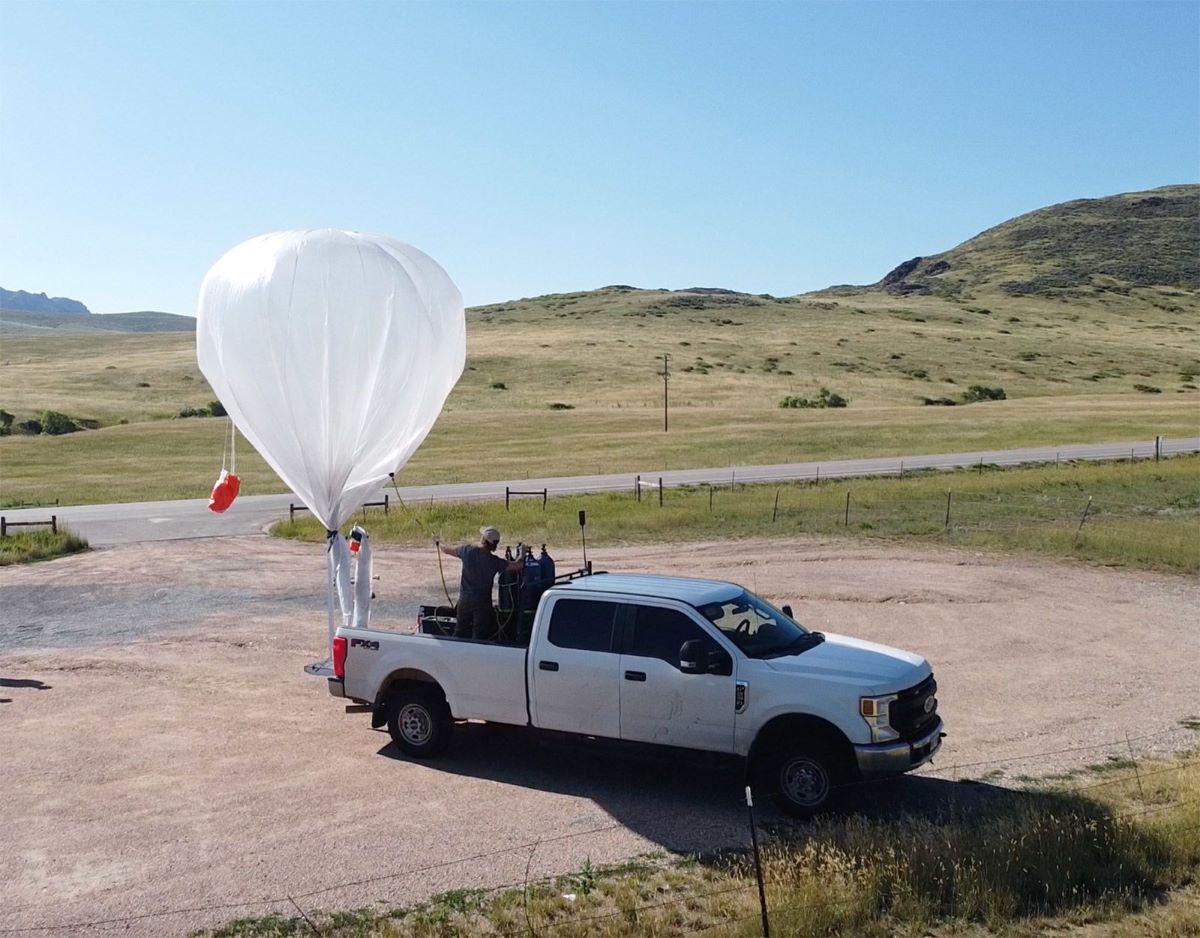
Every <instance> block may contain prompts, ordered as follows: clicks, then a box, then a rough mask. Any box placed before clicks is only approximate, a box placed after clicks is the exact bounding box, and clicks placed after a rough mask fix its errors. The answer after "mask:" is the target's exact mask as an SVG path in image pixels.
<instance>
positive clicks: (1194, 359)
mask: <svg viewBox="0 0 1200 938" xmlns="http://www.w3.org/2000/svg"><path fill="white" fill-rule="evenodd" d="M1196 188H1197V187H1180V189H1179V191H1183V192H1195V191H1196ZM1158 191H1159V192H1172V191H1176V190H1158ZM1155 197H1157V196H1155ZM1121 198H1123V199H1124V201H1125V202H1127V203H1128V204H1130V205H1132V206H1134V207H1135V209H1134V217H1136V211H1140V209H1136V206H1137V205H1138V203H1139V202H1140V201H1144V200H1145V198H1144V197H1135V196H1128V197H1121ZM1164 198H1165V197H1164ZM1103 201H1107V202H1113V200H1103ZM1119 201H1120V199H1118V200H1117V202H1119ZM1077 204H1088V203H1070V205H1077ZM1113 204H1116V203H1115V202H1114V203H1113ZM1046 211H1047V212H1050V213H1051V214H1052V215H1054V217H1056V218H1058V220H1059V222H1061V226H1065V227H1064V230H1073V229H1072V228H1071V225H1070V223H1069V219H1070V218H1073V217H1076V215H1077V213H1076V212H1075V210H1074V209H1072V210H1071V211H1070V212H1065V213H1064V212H1063V207H1061V206H1060V207H1055V208H1054V209H1049V210H1046ZM1038 214H1039V213H1033V214H1032V215H1030V216H1023V218H1022V219H1015V220H1014V221H1013V222H1012V223H1010V224H1011V225H1026V224H1027V222H1028V220H1029V219H1031V218H1034V217H1035V216H1037V215H1038ZM1102 214H1103V213H1101V215H1102ZM1087 217H1088V218H1096V217H1101V216H1100V215H1097V214H1096V213H1092V214H1090V215H1088V216H1087ZM1105 217H1107V216H1105ZM1172 217H1175V216H1172ZM1185 221H1186V220H1185ZM1080 227H1081V228H1086V229H1087V230H1088V231H1090V232H1091V234H1090V235H1089V236H1086V237H1085V235H1084V234H1079V235H1078V237H1076V236H1075V235H1068V234H1064V235H1063V236H1062V240H1063V243H1064V244H1066V245H1068V246H1067V247H1065V248H1061V249H1059V250H1058V251H1057V252H1056V251H1054V250H1051V247H1050V246H1047V245H1043V246H1042V247H1041V248H1038V251H1042V253H1043V254H1044V255H1045V257H1046V258H1054V257H1057V258H1058V260H1055V261H1053V263H1054V264H1056V265H1057V266H1056V267H1055V268H1054V269H1056V270H1059V271H1061V270H1063V269H1064V262H1063V261H1062V257H1063V256H1066V254H1067V253H1069V252H1070V251H1072V250H1074V249H1073V248H1071V247H1070V245H1071V244H1074V243H1076V242H1078V241H1079V240H1080V239H1082V241H1088V242H1105V243H1108V242H1111V240H1112V239H1111V238H1109V237H1108V236H1107V235H1105V236H1103V237H1101V236H1100V235H1099V234H1098V233H1097V229H1098V227H1102V226H1099V223H1093V222H1087V223H1086V224H1085V223H1082V222H1081V223H1080ZM1152 227H1153V228H1154V230H1156V231H1158V232H1159V235H1156V236H1155V237H1160V238H1167V239H1168V240H1170V239H1171V238H1174V239H1175V240H1179V239H1185V238H1186V237H1187V231H1186V224H1184V223H1183V222H1181V223H1179V224H1177V225H1175V226H1174V228H1172V227H1171V226H1170V225H1168V224H1167V223H1166V222H1163V223H1162V224H1156V225H1155V226H1152ZM1004 228H1005V226H1000V227H999V228H996V229H993V230H992V231H991V232H985V233H984V234H983V235H980V236H979V237H978V238H975V239H972V240H971V241H970V242H967V243H966V244H964V245H962V246H960V247H959V248H955V249H954V251H950V252H947V253H946V254H945V255H943V256H945V257H950V258H952V263H957V264H959V267H958V268H957V271H958V274H960V275H962V276H963V277H966V272H967V271H968V269H969V270H970V271H974V273H973V274H972V275H971V278H972V279H970V283H971V284H972V285H971V286H966V281H965V280H964V281H963V285H962V286H961V287H960V288H956V289H955V290H948V289H945V290H943V289H939V290H938V291H937V292H934V291H932V290H931V291H930V292H928V293H921V292H913V291H909V292H908V293H907V294H901V295H898V294H896V293H893V292H889V291H888V290H887V289H883V288H881V287H880V286H879V285H875V286H870V287H856V288H845V287H844V288H839V289H837V290H836V291H822V292H821V293H817V294H810V295H806V296H797V297H783V298H780V297H770V296H751V295H747V294H740V293H733V292H730V291H721V290H711V289H708V290H685V291H674V292H672V291H664V290H639V289H634V288H632V287H622V286H613V287H605V288H602V289H599V290H591V291H584V292H578V293H567V294H556V295H551V296H541V297H535V298H526V299H520V300H513V301H511V302H506V303H498V304H494V305H490V306H485V307H479V308H475V309H471V310H468V312H467V335H468V355H467V369H466V371H465V372H464V374H463V377H462V379H461V380H460V382H459V383H458V386H457V387H456V388H455V390H454V392H453V393H452V394H451V395H450V398H449V400H448V402H447V405H446V408H445V411H444V412H443V414H442V416H441V418H440V419H439V421H438V424H437V426H436V427H435V428H434V430H433V432H432V433H431V434H430V436H429V438H428V440H427V441H426V443H425V444H424V445H423V446H422V448H421V449H420V450H419V451H418V453H417V454H416V456H415V457H414V459H413V460H412V462H411V463H410V464H409V466H407V467H406V468H405V469H404V471H403V472H402V473H400V474H399V475H398V478H399V479H400V481H401V482H402V483H405V484H408V483H417V482H421V481H470V480H478V479H487V478H493V479H494V478H503V477H509V478H524V477H529V476H540V475H567V474H575V473H593V472H630V473H633V472H639V471H647V470H651V469H654V468H682V467H686V466H722V465H742V464H753V463H771V462H786V461H797V460H809V459H818V460H823V459H828V458H839V457H849V456H870V455H883V454H893V453H906V452H907V453H915V452H950V451H955V450H972V449H983V448H993V447H1005V446H1021V445H1056V444H1062V443H1067V442H1095V441H1101V440H1117V439H1148V438H1150V437H1153V436H1154V435H1155V434H1159V433H1161V434H1165V435H1169V436H1183V435H1195V434H1197V433H1200V380H1198V378H1197V376H1198V375H1200V343H1198V342H1197V329H1198V328H1200V290H1198V289H1197V288H1195V287H1192V286H1187V285H1186V284H1187V283H1189V282H1190V281H1189V280H1188V279H1187V277H1188V271H1189V269H1190V268H1189V265H1188V263H1186V260H1187V259H1186V258H1184V259H1180V255H1179V252H1175V253H1174V254H1171V253H1170V252H1168V251H1159V252H1158V254H1157V256H1159V257H1168V256H1174V257H1177V260H1178V261H1179V263H1178V264H1177V265H1176V267H1175V268H1172V269H1173V270H1175V271H1176V272H1175V273H1169V274H1162V275H1161V276H1158V275H1156V276H1158V279H1168V280H1169V281H1170V282H1169V284H1166V285H1162V284H1151V285H1146V284H1144V283H1141V282H1135V281H1134V280H1131V279H1119V278H1117V277H1116V276H1115V275H1114V274H1113V273H1111V272H1110V273H1103V274H1101V273H1097V272H1095V271H1093V272H1092V273H1089V274H1088V276H1089V277H1091V278H1092V281H1091V283H1092V285H1091V286H1087V287H1083V286H1081V285H1080V283H1081V282H1082V281H1080V282H1078V283H1076V284H1075V285H1074V286H1072V287H1070V288H1067V287H1055V288H1045V289H1040V290H1038V291H1034V292H1028V291H1023V290H1015V289H1012V288H1007V287H1005V286H1004V284H1007V283H1009V282H1015V280H1014V278H1015V277H1016V276H1017V275H1016V273H1015V271H1016V269H1017V268H1016V266H1014V265H1015V264H1016V263H1017V261H1016V260H1014V258H1015V257H1016V256H1017V255H1016V254H1014V253H1013V251H1015V249H1012V248H1011V239H1010V241H1004V238H1002V237H1001V235H1002V234H1003V229H1004ZM1168 229H1170V230H1173V231H1175V234H1174V235H1168V234H1164V232H1166V231H1168ZM1005 237H1007V236H1005ZM1072 238H1075V240H1074V241H1073V240H1072ZM989 241H993V242H996V244H997V246H996V247H995V248H994V249H990V250H989V249H986V245H987V243H988V242H989ZM1027 243H1028V244H1032V243H1033V241H1032V239H1027ZM1156 243H1157V242H1156ZM1171 243H1174V241H1172V242H1171ZM1004 244H1009V245H1010V247H1009V248H1005V247H1004ZM1143 248H1144V246H1139V245H1138V244H1130V245H1129V253H1130V256H1146V255H1147V253H1148V249H1143ZM1006 251H1007V252H1008V253H1006ZM956 252H959V253H956ZM1035 253H1036V252H1035V251H1034V249H1033V248H1030V247H1027V248H1026V249H1025V250H1024V253H1023V254H1021V257H1023V258H1031V257H1033V256H1034V254H1035ZM1081 256H1082V255H1081ZM963 257H970V258H971V266H970V268H968V267H967V265H966V261H963V260H961V258H963ZM1022 263H1026V261H1022ZM1028 263H1029V264H1030V265H1032V263H1033V262H1032V261H1028ZM1039 263H1042V262H1039ZM1051 263H1052V262H1051V260H1050V259H1046V260H1045V261H1044V263H1043V267H1040V268H1038V270H1039V271H1041V273H1034V274H1026V280H1028V279H1029V277H1030V276H1042V275H1046V276H1048V274H1047V273H1046V271H1048V270H1050V266H1049V265H1051ZM1078 263H1083V262H1082V261H1079V262H1078ZM1088 263H1091V262H1090V261H1089V262H1088ZM1097 263H1098V262H1097ZM1173 263H1174V262H1173ZM920 269H921V268H920V265H918V268H917V273H916V276H918V277H919V276H921V275H922V274H921V273H920ZM951 269H954V268H951ZM1104 269H1105V270H1107V271H1112V270H1116V269H1117V268H1115V267H1112V266H1108V267H1105V268H1104ZM1029 270H1033V267H1032V266H1030V267H1029ZM1096 270H1099V268H1096ZM946 275H947V272H943V273H941V274H934V275H932V276H934V277H945V276H946ZM1147 276H1148V275H1147ZM1179 283H1184V284H1185V285H1184V286H1179V285H1178V284H1179ZM91 318H101V317H91ZM188 322H190V320H188ZM0 350H2V351H0V409H3V410H6V411H8V412H9V413H12V414H14V415H15V417H16V422H17V423H18V424H19V423H20V422H22V421H25V420H28V419H29V418H32V417H36V416H37V415H38V414H40V413H41V412H42V411H44V410H47V409H52V410H57V411H61V412H63V413H66V414H68V415H70V416H72V417H76V418H83V419H87V420H94V421H98V422H99V424H100V425H101V427H102V429H99V430H92V431H86V432H80V433H73V434H70V435H69V436H63V437H55V438H49V437H46V436H28V435H21V434H19V433H17V434H14V435H12V436H10V437H7V438H4V439H0V503H2V502H4V501H6V500H7V501H17V500H22V499H25V500H28V499H32V498H38V497H46V498H50V499H53V498H55V497H60V498H67V499H68V500H69V498H70V496H69V495H68V494H67V493H68V492H76V493H78V496H77V497H80V498H87V499H89V500H101V501H110V500H113V499H117V498H122V497H124V498H127V499H139V498H151V497H153V498H166V497H172V496H174V495H180V496H181V495H200V494H203V493H204V492H205V491H206V490H207V487H208V486H211V484H212V478H211V477H212V475H213V467H214V461H215V465H216V466H218V467H219V464H220V452H221V445H222V444H221V439H222V432H223V427H224V426H225V424H224V422H223V421H221V420H219V419H214V418H207V419H205V418H190V419H172V418H174V417H176V415H178V414H179V413H180V411H181V410H189V409H195V408H201V407H203V406H205V405H206V404H207V403H208V402H209V401H211V400H212V392H211V390H210V389H209V387H208V386H207V384H206V383H205V381H204V379H203V377H202V376H201V375H200V373H199V371H198V369H197V367H196V361H195V338H194V335H193V334H191V333H184V332H176V333H159V334H154V333H143V334H129V333H126V334H122V333H111V332H110V333H96V332H94V333H91V334H87V335H67V334H54V335H46V334H42V335H26V336H11V337H4V339H3V342H0ZM663 354H667V355H669V356H670V373H671V375H670V386H669V388H670V408H671V410H670V431H669V432H663V413H662V396H663V380H662V377H661V374H660V372H661V370H662V358H661V356H662V355H663ZM68 363H69V364H68ZM976 386H978V387H982V388H987V389H989V393H990V392H993V391H999V390H1003V392H1004V394H1003V396H1004V399H1003V400H988V401H986V402H970V401H971V399H972V398H973V397H978V396H979V394H978V393H977V392H973V391H972V388H974V387H976ZM822 388H828V389H829V392H830V393H831V394H836V395H838V396H840V397H842V398H845V399H848V402H849V404H848V406H847V407H844V408H826V409H820V408H818V409H806V408H791V407H787V408H785V407H781V406H779V405H780V403H781V402H782V401H784V400H785V399H789V398H790V399H802V400H805V401H809V402H819V401H820V400H821V399H822V398H821V389H822ZM126 424H127V425H126ZM238 465H239V470H240V471H242V472H243V475H244V476H245V478H246V480H247V488H246V489H245V491H247V492H260V493H261V492H264V491H278V490H280V489H281V486H280V484H279V483H278V482H277V481H275V480H273V477H272V475H271V473H270V471H269V470H267V469H266V468H265V466H263V464H262V463H261V460H258V459H257V458H256V457H255V456H254V455H253V454H250V453H245V454H244V455H240V456H239V463H238ZM128 478H137V479H138V485H137V486H136V487H135V488H133V489H130V487H129V486H128V485H127V484H125V483H123V482H122V480H123V479H128Z"/></svg>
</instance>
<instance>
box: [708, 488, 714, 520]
mask: <svg viewBox="0 0 1200 938" xmlns="http://www.w3.org/2000/svg"><path fill="white" fill-rule="evenodd" d="M713 488H714V486H713V485H712V484H711V483H710V484H709V486H708V513H709V514H710V515H711V514H712V493H713Z"/></svg>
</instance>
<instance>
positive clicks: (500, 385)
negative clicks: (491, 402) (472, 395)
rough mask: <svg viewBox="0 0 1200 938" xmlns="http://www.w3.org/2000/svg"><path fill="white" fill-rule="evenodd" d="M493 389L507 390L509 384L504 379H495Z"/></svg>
mask: <svg viewBox="0 0 1200 938" xmlns="http://www.w3.org/2000/svg"><path fill="white" fill-rule="evenodd" d="M492 390H493V391H507V390H508V385H507V384H505V383H504V382H503V381H493V382H492Z"/></svg>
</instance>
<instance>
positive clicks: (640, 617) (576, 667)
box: [310, 573, 945, 815]
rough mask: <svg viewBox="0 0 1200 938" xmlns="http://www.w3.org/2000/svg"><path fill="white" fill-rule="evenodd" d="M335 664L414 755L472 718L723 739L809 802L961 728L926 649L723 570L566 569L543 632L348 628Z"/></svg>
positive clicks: (821, 800)
mask: <svg viewBox="0 0 1200 938" xmlns="http://www.w3.org/2000/svg"><path fill="white" fill-rule="evenodd" d="M432 631H433V632H435V633H436V632H437V630H436V629H433V630H432ZM331 666H332V671H330V670H329V668H324V669H319V670H312V669H310V671H311V673H320V674H322V675H324V676H328V681H329V690H330V693H332V694H333V695H334V696H335V697H343V698H348V699H350V700H352V701H354V702H356V703H357V704H360V705H365V707H369V708H370V709H371V711H372V712H373V723H374V725H375V726H376V727H379V726H382V725H383V724H384V723H386V724H387V727H388V730H389V731H390V733H391V736H392V738H393V740H394V741H395V743H396V745H397V746H398V747H399V748H400V749H401V750H402V751H404V752H405V753H407V754H408V755H410V756H413V757H416V758H428V757H432V756H435V755H436V754H437V753H438V752H440V751H441V750H442V749H444V748H445V746H446V745H447V743H448V742H449V741H450V736H451V733H452V731H453V727H454V722H455V721H456V720H459V721H461V720H486V721H489V722H495V723H507V724H512V725H517V726H528V727H531V728H534V729H536V730H544V731H557V732H560V733H569V734H575V735H578V736H584V737H598V738H606V739H612V740H620V741H625V742H630V743H640V744H651V745H656V746H670V747H678V748H681V749H689V750H703V751H707V752H715V753H724V754H727V755H732V756H736V757H739V758H740V759H742V760H744V761H745V764H746V766H747V768H748V770H749V771H750V773H751V775H750V777H751V779H753V781H754V783H755V784H757V786H759V790H761V791H763V792H764V793H765V792H770V793H771V794H772V795H773V796H774V797H775V799H776V801H777V802H778V803H779V805H780V806H781V807H782V808H783V809H784V810H786V811H788V812H789V813H792V814H796V815H809V814H813V813H815V812H817V811H820V810H821V809H823V808H825V807H826V806H827V805H828V804H829V802H830V800H831V798H832V797H833V795H834V794H835V790H836V788H837V787H838V785H839V784H842V783H845V782H847V781H850V780H853V779H855V778H863V777H873V776H880V775H890V774H899V773H902V772H906V771H908V770H910V769H913V768H915V767H916V766H919V765H921V764H922V763H924V762H926V761H928V760H929V759H931V758H932V757H933V755H934V754H935V753H936V752H937V751H938V748H939V747H940V745H941V741H942V737H943V736H944V735H945V734H944V733H943V732H942V721H941V718H940V717H939V716H938V712H937V698H936V697H935V693H936V691H937V684H936V683H935V682H934V679H933V672H932V670H931V669H930V667H929V664H928V663H927V662H926V661H925V659H924V658H922V657H921V656H920V655H915V654H912V653H910V652H906V651H900V650H899V649H895V648H889V647H887V646H884V645H877V644H873V643H871V642H865V641H860V640H858V639H854V638H848V637H845V636H840V635H823V634H821V633H820V632H810V631H807V630H806V629H804V628H802V627H801V626H800V625H799V624H797V623H796V622H795V621H794V620H793V618H792V615H791V610H790V608H789V607H787V606H785V607H784V609H783V610H782V611H780V610H778V609H776V608H774V607H773V606H771V605H770V604H769V603H767V602H765V601H764V600H762V599H760V598H759V597H758V596H755V595H754V594H753V593H751V592H749V591H748V590H746V589H744V588H742V587H741V586H737V585H736V584H733V583H726V582H720V581H716V580H697V579H684V578H678V577H665V576H643V575H626V574H608V573H596V574H592V575H588V576H581V577H578V578H574V579H571V580H570V581H569V582H566V583H558V584H556V585H554V586H552V587H550V588H549V589H547V590H546V591H545V592H544V593H543V594H542V597H541V600H540V602H539V603H538V606H537V612H536V615H535V616H534V620H533V627H532V630H531V633H530V637H529V644H528V647H525V646H522V645H515V646H514V645H504V644H499V643H496V642H486V641H475V640H472V639H468V638H453V637H449V636H446V635H441V634H430V633H429V631H427V630H425V629H422V630H421V631H419V632H418V633H416V634H399V633H396V632H391V631H382V630H378V629H374V628H339V629H338V630H337V633H336V636H335V639H334V648H333V658H332V663H331Z"/></svg>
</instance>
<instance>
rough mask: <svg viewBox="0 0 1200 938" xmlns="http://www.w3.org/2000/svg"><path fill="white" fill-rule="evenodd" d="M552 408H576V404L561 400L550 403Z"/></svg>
mask: <svg viewBox="0 0 1200 938" xmlns="http://www.w3.org/2000/svg"><path fill="white" fill-rule="evenodd" d="M550 409H551V410H574V409H575V405H574V404H564V403H562V402H561V401H555V402H554V403H553V404H551V405H550Z"/></svg>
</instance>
